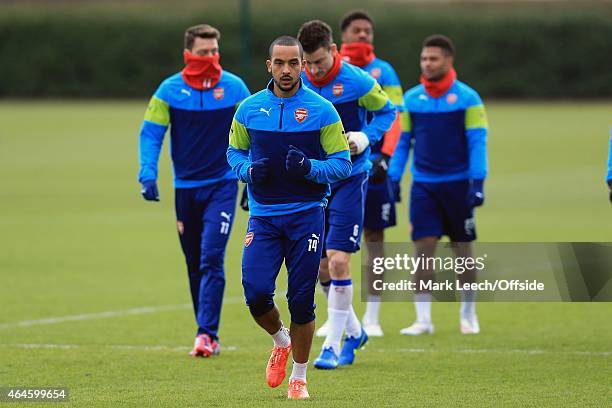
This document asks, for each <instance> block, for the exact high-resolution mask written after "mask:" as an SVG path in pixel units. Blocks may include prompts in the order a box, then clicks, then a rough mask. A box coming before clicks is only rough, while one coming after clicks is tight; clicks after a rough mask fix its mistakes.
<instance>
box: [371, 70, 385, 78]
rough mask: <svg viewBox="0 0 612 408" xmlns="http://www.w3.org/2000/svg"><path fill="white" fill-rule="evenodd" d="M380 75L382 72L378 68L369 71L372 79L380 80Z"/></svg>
mask: <svg viewBox="0 0 612 408" xmlns="http://www.w3.org/2000/svg"><path fill="white" fill-rule="evenodd" d="M381 73H382V72H381V71H380V68H372V69H371V70H370V75H372V78H374V79H378V78H380V74H381Z"/></svg>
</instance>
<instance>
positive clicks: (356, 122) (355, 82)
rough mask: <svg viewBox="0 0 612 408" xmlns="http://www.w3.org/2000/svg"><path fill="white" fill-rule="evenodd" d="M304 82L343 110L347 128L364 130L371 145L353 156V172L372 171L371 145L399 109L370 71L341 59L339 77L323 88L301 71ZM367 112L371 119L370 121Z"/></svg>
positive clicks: (387, 128) (388, 125) (385, 129)
mask: <svg viewBox="0 0 612 408" xmlns="http://www.w3.org/2000/svg"><path fill="white" fill-rule="evenodd" d="M302 80H303V81H304V84H305V85H306V86H307V87H308V88H310V89H312V90H313V91H314V92H316V93H318V94H319V95H321V96H322V97H324V98H325V99H327V100H328V101H330V102H331V103H333V105H334V107H335V108H336V110H337V111H338V113H339V114H340V118H341V119H342V125H343V126H344V130H345V131H346V132H363V133H365V134H366V136H367V137H368V139H369V141H370V145H369V146H368V147H367V148H366V149H365V150H364V151H363V152H362V153H361V154H358V155H355V156H351V161H352V162H353V171H352V173H351V175H352V176H353V175H355V174H360V173H363V172H367V171H370V169H371V168H372V162H370V159H369V158H370V150H371V147H372V146H374V145H376V143H377V142H378V141H379V140H380V139H382V137H383V135H384V134H385V132H386V131H387V130H389V128H390V127H391V125H392V124H393V121H394V120H395V115H396V109H395V106H394V105H393V103H391V101H390V100H389V97H388V96H387V94H386V93H385V92H384V91H383V90H382V89H381V87H380V85H379V84H378V82H376V80H375V79H374V78H372V77H371V76H370V75H368V73H367V72H365V71H364V70H362V69H361V68H359V67H356V66H354V65H351V64H349V63H347V62H345V61H342V67H341V68H340V72H338V75H337V76H336V78H334V79H333V80H332V81H331V82H330V83H329V84H327V85H325V86H324V87H322V88H318V87H316V86H315V85H314V84H313V83H312V82H310V81H309V80H308V77H307V76H306V73H305V72H303V73H302ZM368 112H370V113H371V116H372V118H371V120H370V121H369V122H368Z"/></svg>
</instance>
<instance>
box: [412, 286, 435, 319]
mask: <svg viewBox="0 0 612 408" xmlns="http://www.w3.org/2000/svg"><path fill="white" fill-rule="evenodd" d="M414 309H415V310H416V320H417V322H419V323H426V324H431V293H415V294H414Z"/></svg>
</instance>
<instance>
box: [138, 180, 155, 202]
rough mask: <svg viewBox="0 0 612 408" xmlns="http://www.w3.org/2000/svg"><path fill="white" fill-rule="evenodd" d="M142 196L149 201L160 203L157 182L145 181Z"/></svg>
mask: <svg viewBox="0 0 612 408" xmlns="http://www.w3.org/2000/svg"><path fill="white" fill-rule="evenodd" d="M140 194H142V197H143V198H144V199H145V200H147V201H159V191H158V190H157V183H156V182H155V180H149V181H143V182H142V189H141V190H140Z"/></svg>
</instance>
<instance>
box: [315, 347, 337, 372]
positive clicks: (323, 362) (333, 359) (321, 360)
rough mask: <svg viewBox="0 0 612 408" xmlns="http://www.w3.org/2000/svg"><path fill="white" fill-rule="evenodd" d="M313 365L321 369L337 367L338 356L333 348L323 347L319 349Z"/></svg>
mask: <svg viewBox="0 0 612 408" xmlns="http://www.w3.org/2000/svg"><path fill="white" fill-rule="evenodd" d="M314 366H315V368H318V369H321V370H333V369H334V368H336V367H338V356H337V355H336V353H334V349H333V348H331V347H325V348H324V349H323V350H321V354H319V357H317V359H316V360H315V362H314Z"/></svg>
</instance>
